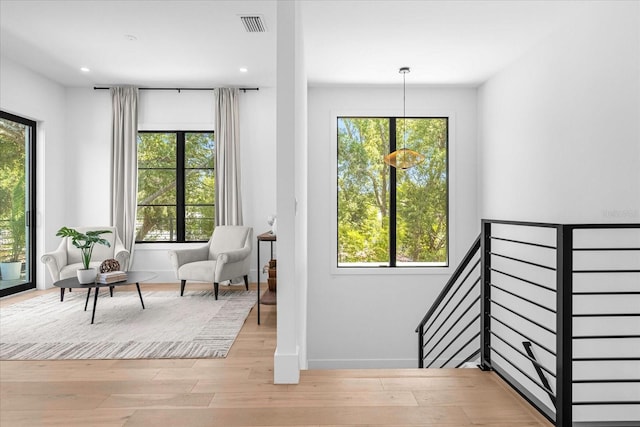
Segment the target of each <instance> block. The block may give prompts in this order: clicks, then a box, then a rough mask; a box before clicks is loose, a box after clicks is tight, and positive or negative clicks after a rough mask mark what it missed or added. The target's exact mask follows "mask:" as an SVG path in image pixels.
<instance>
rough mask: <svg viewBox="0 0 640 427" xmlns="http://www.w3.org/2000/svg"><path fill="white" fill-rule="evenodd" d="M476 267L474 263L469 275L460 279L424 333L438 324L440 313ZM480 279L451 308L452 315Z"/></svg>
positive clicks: (442, 323)
mask: <svg viewBox="0 0 640 427" xmlns="http://www.w3.org/2000/svg"><path fill="white" fill-rule="evenodd" d="M478 264H479V261H478ZM478 264H476V265H478ZM475 267H476V266H475V265H474V267H473V268H472V269H471V270H470V271H469V274H467V275H466V276H465V277H464V279H462V280H461V281H460V283H459V284H458V286H457V287H456V288H455V290H454V291H453V292H451V295H449V299H447V301H446V302H444V303H443V304H442V307H441V309H440V311H439V312H438V313H437V314H436V315H434V316H433V318H432V319H431V323H430V324H429V326H427V327H425V328H424V330H423V334H426V333H427V331H429V329H431V327H432V326H433V325H435V324H436V322H437V320H438V318H439V317H440V315H441V314H442V313H444V310H445V309H446V308H447V306H448V305H449V303H450V302H451V301H452V300H453V298H454V297H455V296H456V295H457V294H458V291H459V290H460V289H461V288H462V285H464V284H465V282H466V280H467V278H468V277H469V275H470V274H471V273H472V272H473V271H474V270H475ZM479 281H480V278H478V280H476V282H474V283H472V284H471V287H469V289H468V290H467V292H466V293H465V294H464V295H463V296H462V298H460V301H458V304H456V306H455V307H454V308H453V309H452V310H451V312H450V315H451V314H453V313H454V312H455V310H456V309H457V308H458V307H459V306H460V304H461V303H462V302H463V301H464V299H465V298H466V297H467V295H469V293H470V292H471V291H472V290H473V288H474V286H475V285H476V283H477V282H479ZM450 315H449V316H448V317H447V318H446V319H445V320H443V321H442V322H441V325H440V327H442V326H443V325H444V323H445V322H446V321H447V320H448V318H449V317H450ZM438 330H439V328H438ZM436 333H437V330H436V332H434V333H433V335H435V334H436Z"/></svg>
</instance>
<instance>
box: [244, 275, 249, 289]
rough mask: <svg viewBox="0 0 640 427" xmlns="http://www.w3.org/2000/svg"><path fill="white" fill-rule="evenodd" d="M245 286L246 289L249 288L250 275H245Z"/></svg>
mask: <svg viewBox="0 0 640 427" xmlns="http://www.w3.org/2000/svg"><path fill="white" fill-rule="evenodd" d="M244 287H245V289H246V290H249V276H247V275H245V276H244Z"/></svg>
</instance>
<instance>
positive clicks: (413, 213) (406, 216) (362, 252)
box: [338, 118, 448, 264]
mask: <svg viewBox="0 0 640 427" xmlns="http://www.w3.org/2000/svg"><path fill="white" fill-rule="evenodd" d="M389 125H390V120H389V119H388V118H340V119H339V120H338V261H339V262H340V263H375V264H386V263H388V261H389V259H388V258H389V214H390V213H389V173H390V171H389V166H387V165H386V164H385V163H384V162H383V161H382V159H383V157H384V155H385V154H387V153H388V152H389ZM405 136H406V146H407V148H411V149H413V150H416V151H418V152H420V153H422V154H423V155H425V156H426V160H425V161H424V162H422V163H421V164H420V165H418V166H416V167H414V168H411V169H408V170H406V171H403V170H397V176H396V178H397V184H396V191H397V198H396V200H397V208H396V213H397V215H396V222H397V228H396V234H397V240H396V246H397V251H396V260H397V262H398V263H402V262H429V263H444V262H446V261H447V256H448V254H447V243H448V242H447V235H448V230H447V207H448V194H447V192H448V188H447V119H446V118H427V119H407V120H406V123H405V121H404V119H398V120H397V123H396V141H397V146H398V148H400V147H402V146H403V145H404V144H405V139H404V138H405Z"/></svg>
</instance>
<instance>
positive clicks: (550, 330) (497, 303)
mask: <svg viewBox="0 0 640 427" xmlns="http://www.w3.org/2000/svg"><path fill="white" fill-rule="evenodd" d="M489 302H490V303H491V304H495V305H497V306H498V307H500V308H503V309H505V310H507V311H508V312H510V313H513V314H515V315H516V316H518V317H519V318H521V319H524V320H526V321H527V322H529V323H532V324H534V325H536V326H537V327H539V328H541V329H544V330H545V331H547V332H549V333H550V334H553V335H555V334H556V331H554V330H553V329H551V328H549V327H548V326H545V325H543V324H542V323H539V322H536V321H535V320H531V319H529V318H528V317H527V316H525V315H523V314H521V313H518V312H517V311H515V310H512V309H510V308H509V307H507V306H505V305H503V304H500V303H499V302H498V301H495V300H494V299H489Z"/></svg>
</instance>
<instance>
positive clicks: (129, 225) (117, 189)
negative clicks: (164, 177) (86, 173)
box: [110, 87, 138, 269]
mask: <svg viewBox="0 0 640 427" xmlns="http://www.w3.org/2000/svg"><path fill="white" fill-rule="evenodd" d="M110 92H111V105H112V109H111V112H112V114H111V117H112V120H111V123H112V130H111V141H112V150H111V157H112V165H113V167H112V172H111V200H112V203H111V222H112V224H113V225H114V226H115V227H116V229H117V231H118V235H119V236H120V239H121V240H122V242H123V244H124V246H125V248H126V249H127V250H128V251H129V253H130V254H131V255H130V258H129V260H131V258H132V257H133V244H134V242H135V228H136V196H137V192H138V165H137V161H138V155H137V153H138V150H137V138H138V88H135V87H113V88H111V90H110ZM129 262H131V261H129ZM121 268H122V269H128V266H124V265H123V266H121Z"/></svg>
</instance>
